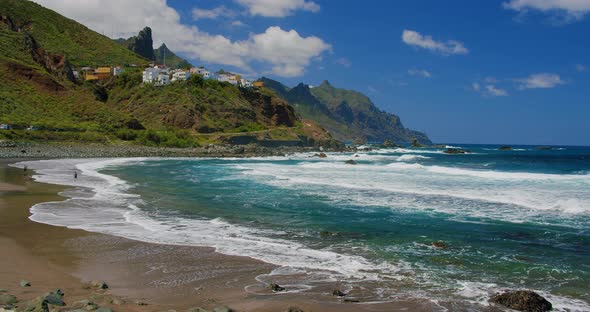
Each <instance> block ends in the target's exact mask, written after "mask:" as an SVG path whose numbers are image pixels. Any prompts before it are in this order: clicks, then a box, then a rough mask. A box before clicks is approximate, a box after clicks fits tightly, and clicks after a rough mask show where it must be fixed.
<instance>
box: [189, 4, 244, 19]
mask: <svg viewBox="0 0 590 312" xmlns="http://www.w3.org/2000/svg"><path fill="white" fill-rule="evenodd" d="M234 16H236V12H234V11H233V10H230V9H228V8H226V7H225V6H220V7H216V8H213V9H201V8H194V9H193V19H194V20H200V19H216V18H218V17H230V18H231V17H234Z"/></svg>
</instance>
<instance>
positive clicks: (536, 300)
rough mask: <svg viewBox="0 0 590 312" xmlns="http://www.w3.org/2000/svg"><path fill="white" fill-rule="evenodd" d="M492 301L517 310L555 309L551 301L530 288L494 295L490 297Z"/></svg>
mask: <svg viewBox="0 0 590 312" xmlns="http://www.w3.org/2000/svg"><path fill="white" fill-rule="evenodd" d="M490 302H492V303H497V304H500V305H503V306H505V307H508V308H510V309H513V310H517V311H526V312H545V311H551V310H552V309H553V305H552V304H551V302H549V301H547V299H545V298H543V297H542V296H541V295H539V294H537V293H536V292H534V291H530V290H517V291H506V292H504V293H502V294H496V295H494V296H493V297H492V298H490Z"/></svg>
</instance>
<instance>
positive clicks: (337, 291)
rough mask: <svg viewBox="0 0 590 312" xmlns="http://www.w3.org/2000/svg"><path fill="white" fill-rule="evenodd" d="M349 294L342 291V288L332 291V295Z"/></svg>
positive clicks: (341, 295)
mask: <svg viewBox="0 0 590 312" xmlns="http://www.w3.org/2000/svg"><path fill="white" fill-rule="evenodd" d="M346 295H347V294H346V293H344V292H342V291H341V290H340V289H334V291H333V292H332V296H336V297H344V296H346Z"/></svg>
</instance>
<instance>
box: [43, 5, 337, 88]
mask: <svg viewBox="0 0 590 312" xmlns="http://www.w3.org/2000/svg"><path fill="white" fill-rule="evenodd" d="M35 2H38V3H39V4H41V5H43V6H45V7H48V8H50V9H53V10H55V11H57V12H59V13H61V14H63V15H65V16H67V17H69V18H73V19H75V20H77V21H79V22H80V23H82V24H84V25H86V26H88V27H89V28H91V29H93V30H95V31H97V32H100V33H104V34H106V35H108V36H109V37H111V38H121V37H122V38H127V37H130V36H133V35H136V34H137V33H138V32H139V30H141V29H142V28H143V27H145V26H150V27H151V28H152V30H153V36H154V44H155V45H156V46H159V45H160V44H162V43H163V42H164V41H165V42H166V45H167V46H168V47H169V48H170V49H171V50H173V51H175V52H179V53H182V54H184V55H185V56H187V57H189V58H191V59H199V60H201V61H204V62H208V63H215V64H220V65H229V66H235V67H237V68H239V69H241V70H243V71H246V72H252V71H253V70H252V67H251V65H252V63H253V62H257V63H260V66H262V67H263V69H262V70H270V71H271V72H272V73H274V74H276V75H279V76H286V77H293V76H298V75H301V74H303V73H304V71H305V68H306V67H307V66H308V65H309V64H310V62H311V61H312V60H313V59H316V58H318V57H320V56H321V54H322V53H324V52H326V51H329V50H331V46H330V45H329V44H328V43H326V42H324V41H323V40H322V39H320V38H318V37H315V36H309V37H302V36H301V35H299V33H297V31H295V30H288V31H287V30H283V29H281V28H280V27H269V28H267V29H266V31H265V32H263V33H260V34H252V35H250V37H249V38H248V39H246V40H242V41H232V40H231V39H229V38H227V37H224V36H221V35H214V34H210V33H207V32H204V31H201V30H200V29H199V28H197V27H196V26H192V25H186V24H181V23H180V15H179V14H178V12H176V10H175V9H174V8H172V7H170V6H168V5H167V4H166V1H163V0H125V1H120V0H35ZM105 7H108V8H110V10H104V9H103V8H105Z"/></svg>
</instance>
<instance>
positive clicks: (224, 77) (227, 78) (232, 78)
mask: <svg viewBox="0 0 590 312" xmlns="http://www.w3.org/2000/svg"><path fill="white" fill-rule="evenodd" d="M217 81H221V82H229V83H231V84H233V85H234V86H235V85H237V84H238V77H236V75H231V74H219V75H218V76H217Z"/></svg>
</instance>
